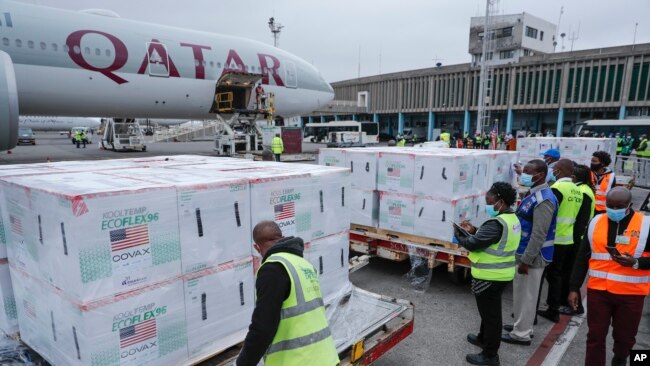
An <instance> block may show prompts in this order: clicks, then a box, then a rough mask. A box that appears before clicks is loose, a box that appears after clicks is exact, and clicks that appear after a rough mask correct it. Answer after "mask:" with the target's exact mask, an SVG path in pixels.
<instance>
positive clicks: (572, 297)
mask: <svg viewBox="0 0 650 366" xmlns="http://www.w3.org/2000/svg"><path fill="white" fill-rule="evenodd" d="M567 301H568V302H569V306H570V307H571V309H573V310H578V304H580V294H579V293H578V292H576V291H571V292H569V297H568V298H567Z"/></svg>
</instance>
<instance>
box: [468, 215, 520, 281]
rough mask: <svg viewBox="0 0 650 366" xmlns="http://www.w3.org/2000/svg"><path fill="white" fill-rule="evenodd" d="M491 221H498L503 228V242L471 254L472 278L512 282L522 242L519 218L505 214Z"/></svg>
mask: <svg viewBox="0 0 650 366" xmlns="http://www.w3.org/2000/svg"><path fill="white" fill-rule="evenodd" d="M490 220H497V221H499V222H500V223H501V226H503V233H502V234H501V240H500V241H499V242H497V243H494V244H492V245H490V246H489V247H487V248H485V249H483V250H477V251H474V252H471V253H470V254H469V260H470V262H471V268H472V277H474V278H475V279H478V280H487V281H512V279H513V278H515V252H516V251H517V247H518V246H519V241H520V240H521V224H520V223H519V218H517V215H515V214H514V213H504V214H501V215H499V216H497V217H495V218H492V219H490Z"/></svg>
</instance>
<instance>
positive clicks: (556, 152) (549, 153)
mask: <svg viewBox="0 0 650 366" xmlns="http://www.w3.org/2000/svg"><path fill="white" fill-rule="evenodd" d="M541 155H542V156H550V157H552V158H553V159H559V158H560V150H558V149H548V150H546V151H544V152H543V153H542V154H541Z"/></svg>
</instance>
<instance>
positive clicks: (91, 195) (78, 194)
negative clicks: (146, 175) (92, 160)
mask: <svg viewBox="0 0 650 366" xmlns="http://www.w3.org/2000/svg"><path fill="white" fill-rule="evenodd" d="M5 181H6V182H9V185H8V186H7V185H5V189H7V191H6V192H9V190H11V191H12V199H13V198H14V197H17V196H21V195H22V196H23V199H22V200H20V202H22V205H21V204H20V203H19V204H18V205H16V206H17V208H16V209H15V212H16V213H20V214H21V215H22V216H21V221H22V226H23V232H24V233H25V235H24V236H23V239H24V241H25V243H26V244H24V245H23V244H22V242H20V241H18V240H16V239H14V240H13V244H15V245H14V246H15V247H16V248H18V247H20V246H25V247H26V250H16V251H15V253H23V254H24V257H25V258H26V259H29V255H27V254H30V255H31V259H33V262H30V261H29V260H26V261H25V262H24V263H25V266H22V264H21V263H20V258H18V257H16V256H14V257H11V256H10V261H15V262H16V263H15V265H17V266H18V267H19V268H23V269H24V270H25V271H26V272H27V273H30V274H32V275H35V276H38V277H40V278H42V279H43V280H45V281H46V282H49V283H51V284H53V285H55V286H57V287H59V288H60V289H62V290H63V291H65V292H66V293H68V294H69V295H70V296H73V297H74V298H77V299H78V300H79V301H88V300H91V299H97V298H100V297H103V296H107V295H112V294H115V293H119V292H123V291H127V290H130V289H133V288H137V287H141V286H145V285H148V284H152V283H155V282H158V281H160V280H163V279H167V278H170V277H174V276H178V275H180V273H181V258H180V254H181V248H180V247H181V245H180V239H179V228H178V208H177V198H176V190H175V189H174V188H173V187H171V186H162V185H155V184H152V183H149V182H143V181H139V180H135V179H129V178H119V179H116V178H114V177H109V176H106V175H103V174H99V173H67V174H51V175H39V176H29V177H13V178H7V179H6V180H5ZM11 210H12V209H11V208H10V214H11ZM19 216H20V215H19ZM39 218H40V220H39ZM27 233H29V234H27ZM41 233H42V235H41ZM15 236H16V235H12V237H15ZM41 239H42V240H41ZM12 249H13V248H12ZM25 252H26V253H27V254H25ZM9 254H10V255H11V254H12V251H11V250H10V251H9ZM61 268H66V270H65V271H61Z"/></svg>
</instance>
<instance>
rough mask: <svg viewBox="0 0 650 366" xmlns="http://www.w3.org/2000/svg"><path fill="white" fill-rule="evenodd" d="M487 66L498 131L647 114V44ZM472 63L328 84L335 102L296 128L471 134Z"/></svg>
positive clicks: (475, 80)
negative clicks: (336, 125) (318, 125)
mask: <svg viewBox="0 0 650 366" xmlns="http://www.w3.org/2000/svg"><path fill="white" fill-rule="evenodd" d="M527 54H528V56H521V57H519V59H518V61H517V62H512V63H505V64H501V65H495V66H494V68H493V84H492V88H491V91H490V95H489V98H488V102H489V106H488V108H489V110H490V111H491V112H490V115H491V119H492V120H493V121H496V122H497V123H498V124H499V130H500V131H504V130H505V131H509V132H510V131H512V132H514V131H521V130H525V131H533V132H552V133H553V134H554V135H559V134H560V133H561V134H563V135H564V136H567V135H570V134H571V133H572V132H573V131H572V128H573V127H574V126H575V125H576V123H578V122H582V121H585V120H589V119H626V118H635V117H646V118H647V117H648V116H649V115H650V43H646V44H637V45H627V46H619V47H609V48H598V49H589V50H581V51H573V52H558V53H536V52H528V53H527ZM479 73H480V67H479V66H478V65H476V62H473V63H467V64H459V65H449V66H440V67H433V68H427V69H421V70H412V71H404V72H397V73H391V74H383V75H375V76H369V77H363V78H358V79H351V80H345V81H339V82H335V83H332V87H333V88H334V91H335V98H334V99H335V100H334V101H333V102H332V103H331V104H330V105H329V106H327V107H325V108H323V109H322V110H318V111H315V112H314V113H312V114H311V115H309V116H304V117H303V123H307V122H325V121H334V120H369V121H375V122H378V123H379V128H380V131H381V132H385V133H389V134H391V135H394V134H397V133H399V132H401V131H403V130H404V129H405V128H412V129H413V130H414V131H419V132H420V133H423V134H424V133H426V134H427V136H428V137H429V138H431V136H432V134H433V130H434V129H445V130H448V131H449V132H452V133H459V132H469V133H473V131H475V130H476V120H477V109H478V108H477V104H478V92H479Z"/></svg>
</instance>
